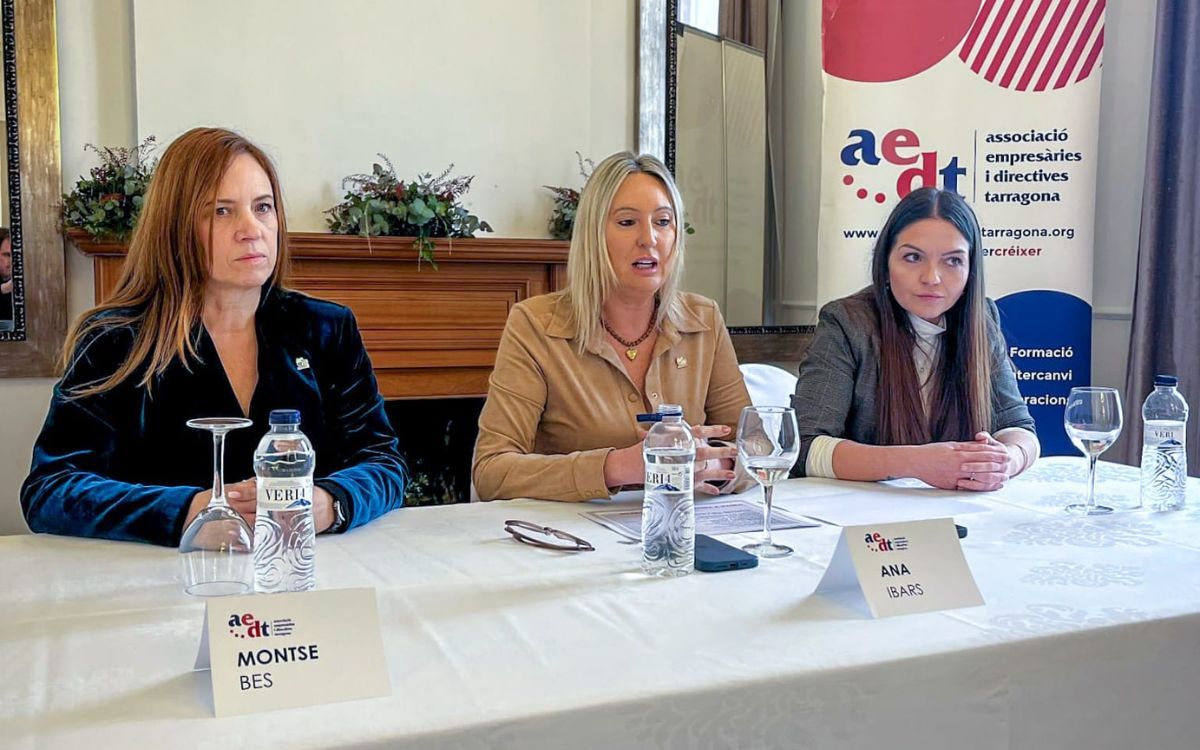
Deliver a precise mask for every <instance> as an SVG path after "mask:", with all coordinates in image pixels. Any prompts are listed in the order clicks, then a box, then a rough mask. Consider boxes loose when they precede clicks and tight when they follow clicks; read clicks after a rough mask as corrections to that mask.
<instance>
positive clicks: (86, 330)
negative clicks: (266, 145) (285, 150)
mask: <svg viewBox="0 0 1200 750" xmlns="http://www.w3.org/2000/svg"><path fill="white" fill-rule="evenodd" d="M240 154H249V155H250V156H251V157H253V158H254V160H255V161H256V162H258V164H259V166H260V167H262V168H263V171H264V172H266V173H267V177H268V178H269V179H270V181H271V192H272V193H273V194H274V198H275V212H276V216H277V218H278V222H279V234H278V237H279V240H278V243H279V246H278V248H277V255H276V262H275V269H274V270H273V271H272V273H271V278H270V280H269V281H268V283H269V284H271V285H272V286H280V285H282V283H283V281H284V279H285V278H286V274H287V267H288V248H287V220H286V218H285V216H284V209H283V197H282V195H281V193H280V189H279V178H278V175H277V174H276V171H275V165H274V164H272V163H271V159H270V157H268V156H267V155H266V154H265V153H264V152H263V151H262V149H260V148H258V147H257V146H255V145H254V144H253V143H251V142H250V141H248V140H246V139H245V138H243V137H242V136H240V135H238V134H237V133H234V132H232V131H230V130H225V129H222V128H193V129H191V130H189V131H188V132H186V133H184V134H183V135H181V136H179V137H178V138H176V139H175V141H174V142H173V143H172V144H171V145H170V146H169V147H167V150H166V151H165V152H163V156H162V159H161V160H160V161H159V163H158V168H157V169H156V170H155V172H154V177H153V178H152V179H151V180H150V185H149V187H148V188H147V191H146V197H145V203H143V205H142V212H141V215H140V217H139V218H138V223H137V227H136V228H135V229H134V231H133V236H132V237H131V238H130V241H129V253H128V255H127V256H126V258H125V265H124V268H122V270H121V277H120V279H119V280H118V281H117V286H116V288H115V289H114V290H113V292H112V294H111V295H110V296H109V298H108V299H107V300H106V301H104V302H102V303H101V304H98V305H96V306H95V307H93V308H91V309H90V310H88V311H87V312H85V313H83V315H81V316H80V317H79V319H78V320H76V322H75V324H74V325H73V326H72V330H71V331H70V333H69V334H68V336H67V340H66V343H64V345H63V351H62V358H61V363H60V365H61V367H62V369H63V370H64V371H66V370H67V369H69V368H70V367H71V364H72V363H73V362H74V361H75V360H76V358H77V356H78V355H79V354H80V352H78V351H76V350H77V349H78V348H79V346H80V345H81V343H83V342H85V341H87V340H88V339H89V336H90V335H91V334H99V333H102V332H103V331H105V330H108V329H110V328H117V327H121V326H131V327H133V328H135V329H136V334H135V338H134V341H133V348H132V349H131V350H130V352H129V356H128V357H126V359H125V361H124V362H123V363H122V364H121V366H120V367H119V368H117V370H116V371H115V372H113V373H112V374H111V375H109V376H108V377H106V378H104V379H102V380H98V381H94V382H91V383H84V384H81V385H79V386H78V387H77V388H75V389H73V390H72V391H71V393H70V394H69V395H70V396H71V397H73V398H83V397H86V396H93V395H96V394H100V393H104V392H105V391H109V390H112V389H113V388H116V387H117V386H118V385H120V384H121V383H123V382H125V381H126V380H127V379H128V378H129V377H130V376H132V375H133V374H134V373H135V372H136V371H137V370H138V369H139V368H140V367H142V366H143V365H145V366H146V368H145V372H144V373H143V374H142V377H141V380H140V381H139V382H138V385H141V386H143V387H145V388H146V389H147V390H150V389H151V384H152V383H153V380H154V378H155V377H157V376H158V375H160V374H162V373H163V371H165V370H166V369H167V367H168V366H169V365H170V364H171V362H173V361H174V360H176V359H178V360H180V361H182V362H183V363H184V364H185V365H186V364H187V363H188V361H189V358H192V359H194V358H195V357H196V350H195V343H194V342H193V340H192V331H193V329H194V328H195V327H196V325H197V324H198V323H199V322H200V311H201V308H202V306H203V302H204V286H205V283H206V282H207V281H208V278H209V273H210V270H209V269H210V268H211V264H212V260H211V256H210V254H209V253H208V252H207V251H206V250H205V243H202V242H201V241H200V238H199V237H198V236H197V235H196V221H197V217H198V216H199V215H200V212H201V211H202V210H205V206H206V205H207V204H208V203H210V202H212V201H213V200H214V199H215V198H216V191H217V187H218V185H219V184H220V182H221V177H222V176H224V174H225V170H226V169H228V168H229V164H230V162H232V161H233V159H234V157H236V156H238V155H240ZM208 239H209V242H208V243H207V244H208V245H209V246H211V245H212V223H211V220H210V223H209V238H208Z"/></svg>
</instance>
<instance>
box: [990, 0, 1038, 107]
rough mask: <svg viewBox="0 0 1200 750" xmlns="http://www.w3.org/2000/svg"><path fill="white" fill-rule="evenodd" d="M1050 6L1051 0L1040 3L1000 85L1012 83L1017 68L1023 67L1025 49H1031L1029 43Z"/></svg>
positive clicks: (1006, 85) (1006, 86)
mask: <svg viewBox="0 0 1200 750" xmlns="http://www.w3.org/2000/svg"><path fill="white" fill-rule="evenodd" d="M1049 8H1050V0H1042V1H1041V3H1040V4H1039V5H1038V9H1037V10H1036V11H1035V12H1034V14H1033V20H1032V21H1030V22H1029V27H1028V28H1026V29H1025V33H1024V34H1023V35H1022V36H1021V43H1020V44H1018V45H1017V51H1016V52H1015V53H1013V57H1012V60H1011V61H1009V63H1008V69H1007V70H1005V71H1004V77H1003V78H1001V79H1000V85H1001V86H1003V87H1004V88H1008V84H1010V83H1012V79H1013V76H1015V75H1016V74H1017V70H1018V69H1019V68H1020V67H1021V63H1023V62H1027V61H1026V60H1025V51H1026V50H1028V49H1029V43H1030V42H1032V41H1033V36H1034V34H1036V33H1037V30H1038V27H1039V26H1041V24H1042V19H1043V18H1044V17H1045V16H1046V11H1047V10H1048V9H1049Z"/></svg>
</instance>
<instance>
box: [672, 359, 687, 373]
mask: <svg viewBox="0 0 1200 750" xmlns="http://www.w3.org/2000/svg"><path fill="white" fill-rule="evenodd" d="M675 366H676V367H678V368H679V369H681V370H682V369H683V368H685V367H687V357H676V358H675Z"/></svg>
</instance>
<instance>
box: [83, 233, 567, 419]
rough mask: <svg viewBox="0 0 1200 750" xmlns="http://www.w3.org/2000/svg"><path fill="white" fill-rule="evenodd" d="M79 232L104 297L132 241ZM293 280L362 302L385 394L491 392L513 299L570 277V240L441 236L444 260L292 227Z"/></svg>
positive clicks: (406, 244) (351, 303)
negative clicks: (113, 240) (419, 260)
mask: <svg viewBox="0 0 1200 750" xmlns="http://www.w3.org/2000/svg"><path fill="white" fill-rule="evenodd" d="M69 237H70V239H71V240H72V241H73V242H74V243H75V245H76V246H77V247H78V248H79V249H80V250H81V251H83V252H84V253H86V254H88V255H90V256H92V258H93V264H94V267H95V272H96V281H95V285H96V299H97V300H102V299H104V298H105V297H106V296H107V294H108V293H109V292H110V291H111V290H112V289H113V287H114V286H115V285H116V281H117V277H118V276H119V274H120V269H121V265H122V263H123V262H124V258H125V248H124V246H122V245H120V244H118V243H96V242H92V241H90V240H89V239H87V238H86V237H85V236H81V235H79V234H77V233H69ZM288 244H289V247H290V248H291V253H292V267H291V273H290V282H289V284H290V286H291V287H292V288H294V289H297V290H299V291H302V292H304V293H306V294H311V295H313V296H315V297H322V298H324V299H328V300H332V301H334V302H338V303H340V304H343V305H346V306H347V307H349V308H350V309H352V310H353V311H354V315H355V317H356V318H357V319H358V324H359V328H360V329H361V331H362V335H363V342H364V343H365V344H366V347H367V352H368V353H369V354H370V356H371V362H372V364H373V365H374V367H375V375H376V377H377V378H378V380H379V388H380V391H381V392H382V393H383V396H384V398H389V399H396V398H444V397H466V396H484V395H486V394H487V379H488V376H489V375H490V374H491V371H492V366H493V365H494V364H495V361H496V348H497V346H498V345H499V343H500V334H501V333H502V332H503V330H504V323H505V321H506V320H507V318H508V312H509V310H511V309H512V306H513V305H515V304H516V303H517V302H520V301H521V300H523V299H528V298H529V297H533V296H536V295H539V294H545V293H546V292H550V291H554V290H557V289H560V288H562V287H563V286H564V285H565V284H566V268H567V248H568V243H566V242H559V241H555V240H521V239H492V238H480V239H472V240H454V241H453V243H451V242H450V241H448V240H439V241H438V243H437V244H438V247H437V250H436V252H435V255H436V257H437V262H438V269H437V270H435V269H434V268H433V267H432V266H431V265H430V264H428V263H422V264H420V265H419V266H418V264H417V262H416V251H415V250H414V249H413V246H412V239H411V238H405V237H375V238H371V240H370V242H368V241H367V239H366V238H363V237H355V236H345V235H331V234H322V233H315V232H312V233H310V232H297V233H292V234H289V235H288Z"/></svg>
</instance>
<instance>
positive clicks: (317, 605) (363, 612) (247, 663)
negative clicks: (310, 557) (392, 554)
mask: <svg viewBox="0 0 1200 750" xmlns="http://www.w3.org/2000/svg"><path fill="white" fill-rule="evenodd" d="M195 668H196V669H198V670H200V669H211V670H212V694H213V708H214V709H215V711H216V715H217V716H232V715H235V714H249V713H257V712H259V711H271V710H274V709H278V708H294V707H296V706H312V705H317V704H320V703H337V702H340V701H350V700H358V699H359V698H375V697H379V696H384V695H391V693H392V686H391V682H390V681H389V680H388V674H387V662H386V661H385V660H384V656H383V638H382V637H381V636H380V632H379V610H378V608H377V606H376V603H375V590H374V589H369V588H362V589H334V590H330V591H301V592H295V593H284V594H259V595H257V596H253V595H251V596H230V597H223V598H220V599H210V600H209V601H208V602H207V604H206V605H205V614H204V631H203V633H202V635H201V636H200V652H199V653H198V654H197V655H196V667H195Z"/></svg>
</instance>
